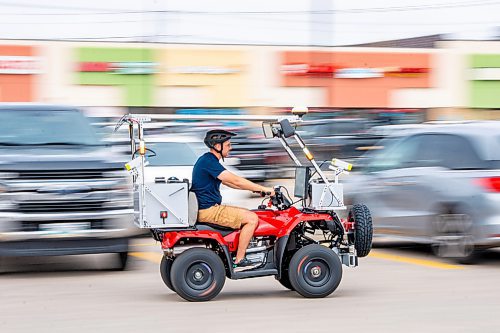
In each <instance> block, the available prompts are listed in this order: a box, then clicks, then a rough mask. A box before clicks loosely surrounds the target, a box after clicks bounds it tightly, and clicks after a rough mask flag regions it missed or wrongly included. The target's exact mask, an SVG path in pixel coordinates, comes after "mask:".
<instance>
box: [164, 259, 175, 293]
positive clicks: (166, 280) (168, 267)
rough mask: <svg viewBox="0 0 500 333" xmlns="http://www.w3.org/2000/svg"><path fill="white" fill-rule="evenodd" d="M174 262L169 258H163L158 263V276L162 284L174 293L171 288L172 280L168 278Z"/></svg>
mask: <svg viewBox="0 0 500 333" xmlns="http://www.w3.org/2000/svg"><path fill="white" fill-rule="evenodd" d="M173 262H174V260H173V259H172V258H170V257H167V256H163V258H161V263H160V275H161V279H162V280H163V283H165V285H166V286H167V287H168V289H170V290H172V291H175V290H174V287H173V286H172V279H171V278H170V272H171V271H172V264H173Z"/></svg>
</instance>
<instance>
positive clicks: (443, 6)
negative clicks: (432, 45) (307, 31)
mask: <svg viewBox="0 0 500 333" xmlns="http://www.w3.org/2000/svg"><path fill="white" fill-rule="evenodd" d="M0 5H4V6H10V7H30V8H33V7H35V8H41V9H58V10H66V9H72V10H75V9H77V10H82V11H88V10H99V12H90V13H68V12H65V13H2V15H12V16H14V15H17V16H32V15H38V16H52V15H54V16H58V15H120V14H122V15H123V14H158V13H173V14H193V15H199V14H203V15H254V14H257V15H283V14H286V15H298V14H328V13H369V12H392V11H414V10H429V9H446V8H459V7H476V6H489V5H500V1H498V0H486V1H484V0H483V1H461V2H455V3H442V4H433V5H420V6H396V7H372V8H358V9H356V8H351V9H332V10H300V11H299V10H297V11H190V10H142V11H138V10H127V11H119V10H118V11H117V10H116V9H102V8H100V9H95V8H94V9H93V8H83V7H78V8H77V7H67V6H41V5H35V4H33V5H31V4H30V5H28V4H18V3H11V2H4V1H0Z"/></svg>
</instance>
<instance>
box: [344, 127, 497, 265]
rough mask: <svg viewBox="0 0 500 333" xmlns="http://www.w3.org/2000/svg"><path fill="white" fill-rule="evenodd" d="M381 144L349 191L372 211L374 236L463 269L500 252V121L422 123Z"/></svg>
mask: <svg viewBox="0 0 500 333" xmlns="http://www.w3.org/2000/svg"><path fill="white" fill-rule="evenodd" d="M378 145H379V146H383V147H384V148H383V149H381V150H379V151H373V152H371V153H368V154H367V155H366V156H365V158H364V163H363V165H364V167H363V168H362V171H361V174H358V175H357V176H355V175H353V176H351V177H350V179H351V181H350V182H348V183H346V184H345V186H346V188H345V191H344V192H345V193H346V203H349V204H352V203H358V202H359V203H364V204H366V205H367V206H368V207H369V208H370V210H371V212H372V215H373V224H374V234H375V235H376V236H385V237H387V236H389V237H392V238H394V237H397V238H401V239H404V240H409V241H413V242H417V243H424V244H430V245H432V248H433V250H434V252H435V254H436V255H438V256H442V257H453V258H455V259H457V260H458V261H460V262H464V263H466V262H472V261H474V259H476V258H477V257H478V256H477V255H478V254H479V253H480V252H481V251H482V250H484V249H487V248H493V247H498V246H500V122H469V123H461V124H447V125H440V124H433V125H422V126H420V128H415V129H413V130H412V131H409V132H403V133H401V132H400V133H398V135H397V136H395V137H389V138H387V139H385V140H382V141H381V142H379V144H378Z"/></svg>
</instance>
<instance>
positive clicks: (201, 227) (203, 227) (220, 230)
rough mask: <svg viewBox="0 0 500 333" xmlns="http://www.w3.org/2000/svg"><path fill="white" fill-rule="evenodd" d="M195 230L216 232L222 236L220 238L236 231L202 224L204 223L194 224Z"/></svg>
mask: <svg viewBox="0 0 500 333" xmlns="http://www.w3.org/2000/svg"><path fill="white" fill-rule="evenodd" d="M195 227H196V230H207V231H213V232H218V233H220V234H221V235H222V237H226V236H227V235H229V234H230V233H232V232H234V231H236V230H235V229H231V228H228V227H223V226H221V225H217V224H213V223H204V222H196V226H195Z"/></svg>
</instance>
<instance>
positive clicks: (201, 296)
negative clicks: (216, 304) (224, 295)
mask: <svg viewBox="0 0 500 333" xmlns="http://www.w3.org/2000/svg"><path fill="white" fill-rule="evenodd" d="M170 278H171V280H172V286H173V290H175V292H177V294H178V295H179V296H181V297H182V298H184V299H185V300H188V301H191V302H203V301H209V300H211V299H212V298H214V297H215V296H217V295H218V294H219V293H220V291H221V290H222V287H224V282H225V279H226V275H225V270H224V264H223V262H222V260H221V259H220V257H219V256H218V255H217V254H216V253H215V252H213V251H211V250H208V249H201V248H192V249H189V250H187V251H185V252H184V253H182V254H181V255H179V257H177V258H176V259H175V260H174V262H173V264H172V271H171V273H170Z"/></svg>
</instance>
